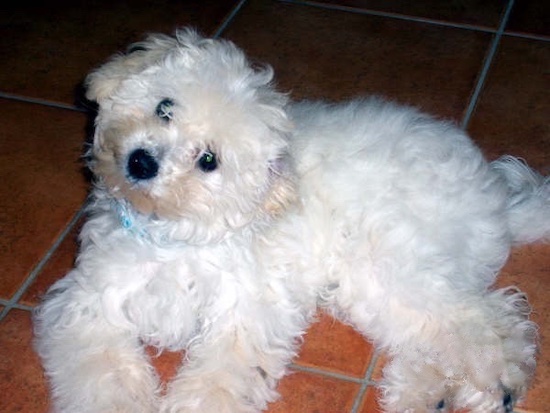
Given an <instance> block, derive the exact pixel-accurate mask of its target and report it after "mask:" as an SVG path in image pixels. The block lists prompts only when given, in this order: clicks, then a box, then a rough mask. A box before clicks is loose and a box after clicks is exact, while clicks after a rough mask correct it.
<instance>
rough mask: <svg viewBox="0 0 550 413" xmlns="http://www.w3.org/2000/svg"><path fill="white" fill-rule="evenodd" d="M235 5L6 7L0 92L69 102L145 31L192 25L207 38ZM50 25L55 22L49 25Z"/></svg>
mask: <svg viewBox="0 0 550 413" xmlns="http://www.w3.org/2000/svg"><path fill="white" fill-rule="evenodd" d="M236 3H237V0H228V1H222V0H203V1H187V2H186V1H183V2H181V1H180V2H174V1H169V0H158V1H149V0H138V1H132V2H127V1H120V0H113V1H104V0H93V1H90V2H87V3H86V6H83V4H81V3H78V2H74V1H67V0H54V1H49V2H47V3H41V2H10V3H9V4H6V5H5V6H4V8H3V11H2V14H1V15H0V36H1V38H2V39H9V41H4V42H1V43H0V54H1V55H2V70H0V90H2V91H3V92H10V93H16V94H21V95H26V96H32V97H38V98H44V99H50V100H55V101H61V102H65V103H70V104H71V103H73V102H74V100H75V98H74V92H75V88H77V86H78V85H79V83H80V82H81V81H82V80H83V78H84V76H85V75H86V74H87V73H88V72H89V71H90V70H91V69H92V68H94V67H95V66H97V65H98V64H100V63H102V62H103V61H104V60H105V59H106V58H107V57H108V56H110V55H112V54H114V53H115V52H117V51H118V50H125V49H126V47H127V46H128V44H129V43H131V42H135V41H137V40H141V39H142V36H143V34H144V33H145V32H152V31H162V32H167V33H170V32H172V31H173V30H174V29H175V28H176V27H180V26H183V25H192V26H194V27H197V28H199V29H200V30H202V31H203V32H205V33H208V34H210V33H212V32H213V31H214V30H215V29H216V27H217V26H218V25H219V24H220V23H221V22H222V21H223V19H224V17H225V16H226V15H227V14H228V13H229V12H230V11H231V10H232V8H233V6H234V5H235V4H236ZM54 22H55V23H54Z"/></svg>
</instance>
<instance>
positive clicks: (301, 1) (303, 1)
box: [278, 0, 550, 42]
mask: <svg viewBox="0 0 550 413" xmlns="http://www.w3.org/2000/svg"><path fill="white" fill-rule="evenodd" d="M278 1H279V2H280V3H288V4H293V5H301V6H309V7H315V8H319V9H327V10H336V11H342V12H348V13H355V14H364V15H368V16H376V17H386V18H389V19H396V20H404V21H410V22H416V23H425V24H429V25H434V26H443V27H449V28H454V29H464V30H471V31H476V32H482V33H491V34H495V33H498V28H496V29H493V28H491V27H487V26H483V25H475V24H468V23H453V22H450V21H445V20H438V19H432V18H429V17H420V16H411V15H408V14H402V13H395V12H387V11H386V12H385V11H380V10H373V9H363V8H359V7H352V6H342V5H337V4H329V3H322V2H318V1H314V0H311V1H310V0H278ZM502 34H503V35H504V36H508V37H518V38H522V39H528V40H539V41H543V42H549V41H550V36H547V35H544V34H539V33H523V32H518V31H514V30H511V31H506V32H504V33H502Z"/></svg>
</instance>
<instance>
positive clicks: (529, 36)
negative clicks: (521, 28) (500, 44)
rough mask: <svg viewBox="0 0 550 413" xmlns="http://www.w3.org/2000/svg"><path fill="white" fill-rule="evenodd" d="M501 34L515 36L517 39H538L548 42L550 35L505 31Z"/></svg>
mask: <svg viewBox="0 0 550 413" xmlns="http://www.w3.org/2000/svg"><path fill="white" fill-rule="evenodd" d="M503 35H504V36H506V37H517V38H519V39H527V40H538V41H541V42H550V36H545V35H544V34H537V33H522V32H515V31H506V32H504V33H503Z"/></svg>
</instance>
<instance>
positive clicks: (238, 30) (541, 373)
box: [0, 0, 550, 413]
mask: <svg viewBox="0 0 550 413" xmlns="http://www.w3.org/2000/svg"><path fill="white" fill-rule="evenodd" d="M34 3H36V2H9V3H8V4H7V5H3V11H2V13H1V14H0V39H1V40H0V54H1V56H2V65H1V66H0V113H1V115H0V119H1V120H2V122H1V123H0V176H1V180H0V191H1V193H0V412H1V413H12V412H25V413H43V412H46V411H47V409H48V396H47V388H46V384H45V382H44V380H43V377H42V371H41V368H40V365H39V363H38V360H37V358H36V357H35V355H34V353H33V352H32V349H31V335H32V333H31V324H30V312H31V310H32V307H33V306H34V305H35V304H36V302H37V301H38V300H39V298H40V295H41V294H42V293H43V292H44V290H45V289H46V288H47V286H48V285H50V284H51V283H52V282H53V281H54V280H55V279H57V278H58V277H60V276H61V275H63V273H64V272H65V271H66V270H67V269H68V268H69V267H70V266H71V263H72V259H73V257H74V254H75V236H76V233H77V229H78V226H79V224H80V212H79V211H80V208H81V206H82V203H83V201H84V199H85V194H86V187H87V182H86V178H85V174H84V173H83V171H82V164H81V163H80V160H79V155H80V154H81V152H82V146H83V143H84V141H85V139H86V133H87V131H88V130H89V125H88V118H87V116H86V114H85V113H84V108H82V106H81V102H82V100H81V99H80V98H79V96H80V90H81V89H80V86H79V85H80V82H81V80H82V79H83V77H84V75H85V74H86V73H87V71H89V70H90V69H91V68H93V67H94V66H96V65H97V64H99V63H100V62H102V61H103V60H104V59H105V58H106V57H107V56H108V55H110V54H111V53H113V52H115V51H117V50H120V49H122V48H124V47H125V46H126V45H127V44H128V43H129V42H131V41H134V40H138V39H139V38H140V36H141V35H142V33H144V32H148V31H164V32H171V31H172V30H173V29H174V28H175V27H177V26H182V25H194V26H196V27H198V28H199V29H200V30H202V31H203V32H204V33H206V34H211V35H218V34H221V35H222V36H224V37H228V38H230V39H232V40H234V41H236V42H237V43H238V44H240V45H241V46H242V47H243V48H245V49H246V50H247V51H248V52H249V54H251V55H252V56H253V57H254V58H256V59H257V60H259V61H266V62H270V63H271V64H272V65H273V66H274V67H275V70H276V72H277V73H278V84H279V86H280V88H281V89H283V90H287V91H291V92H292V94H293V95H294V96H295V97H297V98H306V97H309V98H325V99H336V100H340V99H345V98H348V97H352V96H357V95H363V94H367V93H374V94H382V95H386V96H388V97H390V98H392V99H395V100H398V101H401V102H406V103H411V104H414V105H417V106H420V107H422V108H424V109H425V110H428V111H430V112H433V113H435V114H437V115H440V116H444V117H447V118H451V119H454V120H455V121H456V122H457V123H459V124H461V125H462V126H463V127H465V128H466V129H467V130H468V131H469V132H470V133H471V134H472V136H473V138H474V139H475V140H476V142H477V143H478V144H479V145H480V146H481V148H482V149H483V150H484V151H485V153H486V154H487V156H488V157H489V158H491V159H492V158H495V157H497V156H499V155H501V154H503V153H513V154H515V155H519V156H521V157H524V158H525V159H526V160H527V161H529V163H530V164H531V165H532V166H533V167H535V168H537V169H538V170H539V171H540V172H542V173H545V174H550V121H549V120H550V96H549V91H550V23H549V22H550V3H549V2H547V1H544V0H538V1H537V0H523V1H518V2H516V4H513V3H514V2H513V1H512V0H502V1H499V0H496V1H491V2H487V1H482V0H453V1H440V0H420V1H415V2H409V1H407V0H340V1H338V0H334V1H330V0H326V1H318V2H306V1H304V2H301V1H269V0H248V1H238V0H218V1H216V0H207V1H180V2H174V1H168V0H157V1H154V2H153V1H147V0H138V1H132V2H127V1H120V0H110V1H103V0H93V1H89V2H86V7H85V8H84V7H83V6H80V5H79V2H74V1H68V0H62V1H59V0H52V1H49V2H42V3H43V4H45V5H43V6H33V4H34ZM81 4H84V2H81ZM130 5H131V6H130ZM512 283H513V284H517V285H519V286H520V287H521V288H522V289H524V290H525V291H527V293H528V294H529V298H530V300H531V302H532V304H533V306H534V313H533V318H534V319H535V320H536V321H537V322H538V323H539V324H540V335H541V352H540V357H539V366H540V367H539V369H538V372H537V376H536V380H535V382H534V385H533V387H532V389H531V390H530V392H529V394H528V397H527V400H526V401H525V403H524V404H523V405H522V406H521V408H519V409H518V412H519V411H536V412H550V315H549V314H550V296H549V294H550V246H544V245H535V246H528V247H523V248H518V249H517V250H515V251H514V252H513V255H512V257H511V259H510V262H509V264H508V265H507V266H506V268H505V269H504V271H503V274H502V278H501V280H500V284H502V285H507V284H512ZM178 359H179V358H178V356H177V355H173V354H172V355H165V356H163V357H161V358H160V359H157V360H155V362H156V365H157V367H158V369H159V371H160V372H161V374H162V376H163V377H164V378H168V377H169V376H170V375H171V374H172V372H173V371H174V366H175V365H176V363H177V361H178ZM381 360H382V357H380V359H377V355H376V354H375V352H374V351H373V349H372V348H371V346H370V345H369V344H367V343H366V342H365V341H364V340H363V339H362V338H361V337H359V336H358V335H357V334H356V333H354V332H353V331H352V330H351V329H350V328H348V327H346V326H343V325H341V324H338V323H336V322H333V321H332V320H330V319H329V318H328V317H325V316H321V317H320V322H319V323H318V324H315V325H314V326H313V327H312V328H311V330H310V331H309V332H308V334H307V336H306V339H305V344H304V347H303V350H302V353H301V355H300V357H299V358H298V359H297V360H296V362H295V365H294V366H293V372H294V373H293V374H292V375H290V376H288V377H287V378H285V379H284V380H283V381H282V382H281V384H280V387H279V389H280V392H281V393H282V396H283V397H282V399H281V400H280V401H279V402H277V403H275V404H273V405H271V406H270V409H269V411H270V412H280V413H282V412H285V413H314V412H316V413H340V412H342V413H343V412H355V413H370V412H376V411H378V407H377V405H376V401H375V400H376V387H375V384H376V381H377V380H378V379H379V378H380V374H381V373H380V370H381V365H382V361H381ZM76 413H77V412H76Z"/></svg>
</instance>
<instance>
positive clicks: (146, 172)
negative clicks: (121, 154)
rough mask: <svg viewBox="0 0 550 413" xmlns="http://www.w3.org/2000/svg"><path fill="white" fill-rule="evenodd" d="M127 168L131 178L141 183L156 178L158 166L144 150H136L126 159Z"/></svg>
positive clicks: (152, 157) (153, 158)
mask: <svg viewBox="0 0 550 413" xmlns="http://www.w3.org/2000/svg"><path fill="white" fill-rule="evenodd" d="M127 168H128V175H129V176H130V177H131V178H133V179H136V180H139V181H142V180H147V179H151V178H154V177H155V176H157V173H158V171H159V164H158V162H157V160H156V159H155V157H154V156H153V155H151V154H150V153H149V152H148V151H146V150H145V149H136V150H135V151H133V152H132V153H131V154H130V156H129V157H128V165H127Z"/></svg>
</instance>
